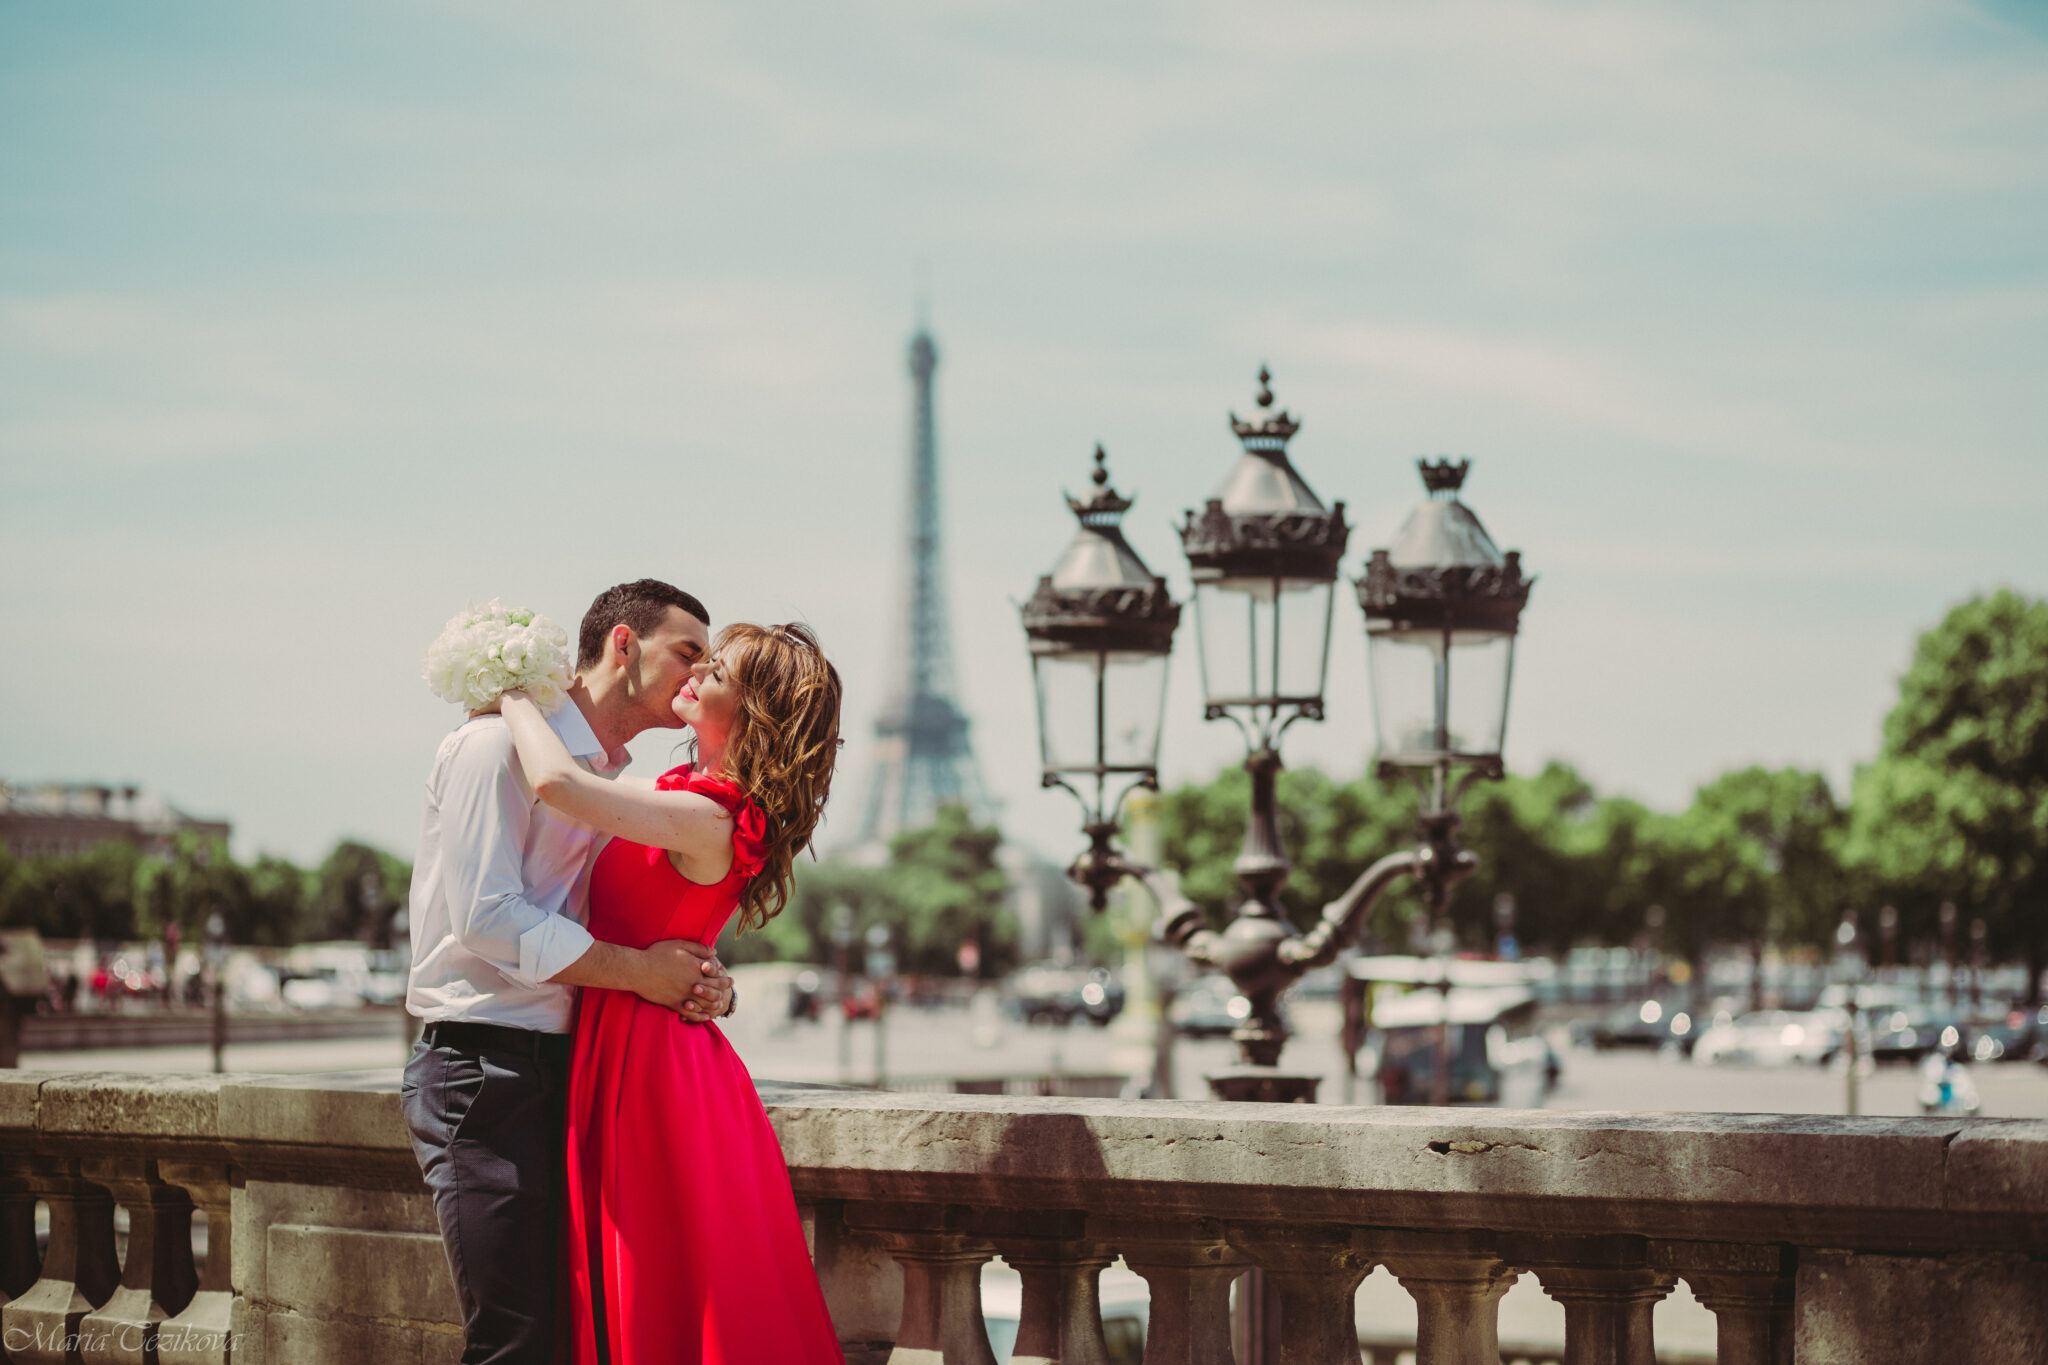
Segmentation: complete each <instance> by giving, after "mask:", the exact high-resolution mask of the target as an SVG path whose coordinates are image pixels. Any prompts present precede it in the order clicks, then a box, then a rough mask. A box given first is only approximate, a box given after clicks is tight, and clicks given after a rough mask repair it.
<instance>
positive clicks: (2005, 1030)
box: [1967, 1007, 2048, 1062]
mask: <svg viewBox="0 0 2048 1365" xmlns="http://www.w3.org/2000/svg"><path fill="white" fill-rule="evenodd" d="M1967 1031H1968V1033H1969V1035H1970V1056H1971V1058H1972V1059H1974V1060H1976V1061H1979V1062H2024V1061H2030V1060H2032V1059H2033V1058H2034V1057H2035V1056H2036V1055H2037V1054H2038V1053H2039V1052H2040V1051H2041V1048H2042V1043H2043V1040H2044V1038H2048V1007H2044V1008H2042V1009H2040V1010H2037V1011H2035V1012H2034V1013H2032V1014H2029V1013H2028V1012H2027V1011H2026V1010H2023V1009H2017V1008H2015V1009H2011V1010H2008V1011H2006V1012H2005V1013H2004V1014H2001V1015H1997V1016H1995V1017H1993V1018H1989V1019H1973V1020H1971V1021H1970V1023H1969V1025H1968V1029H1967Z"/></svg>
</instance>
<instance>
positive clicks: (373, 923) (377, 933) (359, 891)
mask: <svg viewBox="0 0 2048 1365" xmlns="http://www.w3.org/2000/svg"><path fill="white" fill-rule="evenodd" d="M356 904H357V907H358V908H359V909H360V910H361V911H362V917H363V922H362V925H361V933H362V937H363V942H364V943H367V944H368V945H369V946H370V947H372V948H380V947H382V948H388V947H390V946H391V940H390V937H389V934H388V931H387V929H386V926H385V925H384V923H383V918H384V876H383V874H382V873H380V872H379V871H378V870H377V869H376V868H374V867H373V868H371V869H370V870H369V871H368V872H365V873H364V874H363V875H362V877H361V878H360V879H359V880H358V882H357V886H356Z"/></svg>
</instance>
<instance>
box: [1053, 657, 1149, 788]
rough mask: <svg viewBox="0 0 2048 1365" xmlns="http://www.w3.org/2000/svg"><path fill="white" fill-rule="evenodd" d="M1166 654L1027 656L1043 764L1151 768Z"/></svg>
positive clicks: (1065, 767)
mask: <svg viewBox="0 0 2048 1365" xmlns="http://www.w3.org/2000/svg"><path fill="white" fill-rule="evenodd" d="M1166 658H1167V656H1166V655H1164V654H1145V653H1127V652H1101V651H1095V650H1087V651H1075V652H1071V653H1059V654H1039V655H1035V656H1034V657H1033V659H1032V671H1033V675H1034V679H1035V681H1036V682H1037V685H1038V734H1039V742H1040V752H1041V754H1042V756H1043V761H1044V766H1045V767H1046V768H1047V769H1049V770H1054V771H1060V772H1076V771H1079V772H1089V771H1093V770H1094V769H1096V768H1097V767H1104V768H1115V769H1152V768H1156V767H1158V766H1159V725H1160V717H1161V713H1162V712H1163V711H1164V709H1165V701H1166Z"/></svg>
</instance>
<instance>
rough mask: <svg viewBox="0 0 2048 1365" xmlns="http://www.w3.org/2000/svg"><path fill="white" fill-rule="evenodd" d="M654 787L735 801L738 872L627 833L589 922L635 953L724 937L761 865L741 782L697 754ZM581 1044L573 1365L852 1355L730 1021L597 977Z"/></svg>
mask: <svg viewBox="0 0 2048 1365" xmlns="http://www.w3.org/2000/svg"><path fill="white" fill-rule="evenodd" d="M655 785H656V786H657V787H659V788H661V789H663V790H667V791H677V790H686V791H693V792H700V793H702V794H703V795H705V796H709V797H710V798H712V799H713V800H714V801H717V802H719V803H720V804H722V805H724V806H725V807H726V809H728V810H730V811H732V812H733V860H732V870H731V871H730V872H728V873H727V874H726V877H725V880H724V881H722V882H719V883H718V884H717V885H715V886H703V885H700V884H698V883H696V882H692V881H690V880H688V879H687V878H685V877H684V876H683V875H682V874H681V873H680V872H678V871H676V869H675V865H674V864H673V863H671V862H670V861H669V856H668V854H667V853H666V852H665V851H664V850H662V849H658V848H649V847H647V845H645V844H636V843H632V842H631V841H629V840H625V839H614V840H612V842H611V843H609V844H607V845H606V846H605V848H604V851H603V852H601V853H600V854H599V855H598V859H597V865H596V867H595V868H593V869H592V872H591V884H590V931H591V933H593V934H594V935H596V936H597V937H598V938H601V939H604V940H606V941H607V942H610V943H619V944H624V945H626V946H628V947H633V948H645V947H647V946H648V945H649V944H651V943H655V942H658V941H659V940H661V939H666V938H688V939H695V940H696V941H697V942H699V943H712V942H716V941H717V938H718V934H719V931H720V930H722V929H723V928H724V927H725V922H726V921H727V920H728V919H730V918H731V917H732V912H733V910H734V908H735V907H737V906H738V904H739V899H740V892H741V890H742V889H743V888H744V887H745V886H746V884H747V880H748V879H749V878H750V877H752V876H753V875H754V874H755V873H756V872H758V871H759V870H760V868H761V854H762V840H763V835H764V833H765V830H766V824H765V821H764V820H763V819H762V816H761V812H760V810H759V808H758V807H756V806H754V805H753V803H751V802H749V801H747V800H746V798H745V797H744V796H742V795H741V793H740V791H739V789H738V788H737V787H736V786H734V785H732V784H731V783H729V782H725V781H723V780H721V779H719V778H714V777H708V776H706V775H704V774H702V773H698V772H693V771H692V770H691V769H690V766H689V765H687V764H685V765H684V766H683V767H680V768H677V769H676V770H675V771H673V772H670V773H666V774H664V775H663V776H662V777H661V778H660V779H658V780H657V781H656V783H655ZM760 1007H761V1005H760V1004H758V1003H757V1004H756V1006H755V1008H757V1009H758V1008H760ZM575 1047H576V1051H575V1060H574V1062H573V1063H572V1065H571V1069H570V1074H569V1174H568V1185H567V1209H568V1217H569V1228H570V1234H569V1241H570V1256H569V1283H570V1295H571V1299H570V1340H571V1348H570V1357H571V1359H572V1360H573V1361H574V1362H575V1365H599V1362H604V1361H609V1362H610V1365H657V1363H661V1365H666V1363H667V1362H675V1363H676V1365H843V1360H844V1357H843V1356H842V1355H841V1353H840V1350H839V1340H838V1335H837V1333H835V1332H834V1331H833V1328H832V1319H831V1318H830V1316H829V1315H827V1313H826V1311H825V1299H824V1296H823V1294H821V1293H820V1292H819V1290H818V1276H817V1272H816V1270H814V1269H813V1268H812V1265H811V1257H810V1253H809V1251H808V1250H807V1249H806V1247H805V1245H804V1235H803V1229H802V1226H801V1225H800V1224H799V1223H798V1221H797V1213H796V1201H795V1199H794V1198H793V1197H792V1196H791V1194H790V1187H789V1170H788V1168H787V1167H786V1166H785V1165H784V1164H783V1160H782V1148H781V1147H780V1146H779V1145H778V1144H777V1143H776V1141H775V1133H774V1130H773V1129H771V1128H770V1127H769V1126H768V1115H767V1113H766V1111H764V1110H763V1109H762V1108H761V1101H760V1098H759V1097H758V1096H757V1095H756V1094H755V1093H754V1082H753V1078H752V1077H751V1076H749V1075H748V1074H747V1069H746V1067H745V1066H744V1065H742V1064H741V1062H740V1059H739V1057H738V1056H737V1055H736V1054H735V1053H734V1052H733V1050H732V1046H731V1044H729V1043H727V1042H726V1040H725V1035H724V1034H723V1033H721V1032H720V1031H719V1029H718V1026H717V1025H716V1024H690V1023H685V1022H683V1020H682V1019H680V1018H679V1017H677V1015H676V1014H675V1013H674V1012H673V1011H671V1010H666V1009H663V1008H662V1007H661V1006H659V1005H655V1004H652V1003H650V1002H649V1001H646V1000H643V999H642V998H640V997H639V996H637V995H635V994H633V993H632V992H631V991H613V990H600V989H598V988H596V987H591V986H585V987H584V988H583V992H582V999H581V1001H580V1003H579V1005H578V1007H577V1015H576V1044H575ZM607 1345H608V1346H609V1349H608V1350H607V1349H606V1346H607Z"/></svg>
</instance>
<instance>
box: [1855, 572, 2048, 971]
mask: <svg viewBox="0 0 2048 1365" xmlns="http://www.w3.org/2000/svg"><path fill="white" fill-rule="evenodd" d="M1850 804H1851V833H1850V839H1849V857H1850V860H1851V861H1852V863H1853V864H1854V865H1855V866H1856V867H1857V868H1858V870H1859V871H1861V872H1862V873H1863V874H1864V875H1866V876H1867V877H1868V878H1869V879H1870V880H1871V882H1872V883H1874V884H1875V885H1876V886H1878V887H1880V888H1882V889H1884V890H1885V891H1886V892H1888V893H1890V894H1892V895H1894V896H1895V897H1896V898H1897V900H1898V901H1899V902H1902V905H1901V908H1902V909H1906V910H1910V911H1912V912H1914V923H1913V926H1912V927H1913V928H1915V929H1919V930H1924V929H1925V927H1926V916H1927V915H1928V914H1929V907H1930V906H1931V905H1933V904H1935V903H1938V902H1939V901H1940V900H1941V899H1950V900H1953V901H1955V902H1956V903H1957V904H1958V905H1959V906H1962V907H1964V909H1965V912H1966V918H1967V917H1970V916H1981V917H1982V918H1983V919H1984V921H1985V924H1986V928H1987V931H1988V936H1989V946H1990V949H1991V951H1992V952H1993V953H1994V954H1997V955H2001V956H2018V957H2020V958H2022V959H2023V960H2024V961H2025V962H2026V964H2027V969H2028V972H2027V976H2028V985H2027V991H2028V996H2029V1001H2030V1003H2032V1002H2033V1001H2037V1000H2038V999H2039V995H2040V980H2041V973H2042V971H2043V969H2044V968H2048V602H2043V601H2040V600H2037V599H2034V598H2028V597H2024V596H2022V595H2020V594H2019V593H2016V592H2012V591H2010V590H2001V591H1999V592H1995V593H1992V594H1990V595H1989V596H1984V597H1977V598H1973V599H1971V600H1970V601H1968V602H1964V603H1963V604H1961V605H1960V606H1958V607H1956V608H1954V609H1953V610H1952V611H1950V612H1949V614H1948V615H1947V617H1945V618H1944V619H1943V620H1942V622H1941V623H1940V624H1939V625H1937V626H1935V627H1934V628H1933V629H1932V630H1929V631H1927V632H1926V633H1925V634H1923V635H1922V636H1921V637H1920V641H1919V644H1918V646H1917V648H1916V649H1915V650H1914V654H1913V662H1912V665H1911V666H1910V667H1909V668H1908V669H1907V671H1906V675H1905V677H1904V678H1903V679H1901V680H1900V684H1899V700H1898V704H1897V705H1895V706H1894V707H1893V708H1892V711H1891V714H1890V715H1889V716H1887V717H1886V718H1885V726H1884V745H1883V748H1882V749H1881V750H1880V751H1879V754H1878V756H1877V758H1876V759H1875V760H1874V761H1873V762H1871V763H1870V764H1867V765H1866V766H1864V767H1863V768H1862V769H1860V770H1859V771H1858V772H1857V774H1856V783H1855V788H1854V791H1853V794H1852V797H1851V803H1850Z"/></svg>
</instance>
